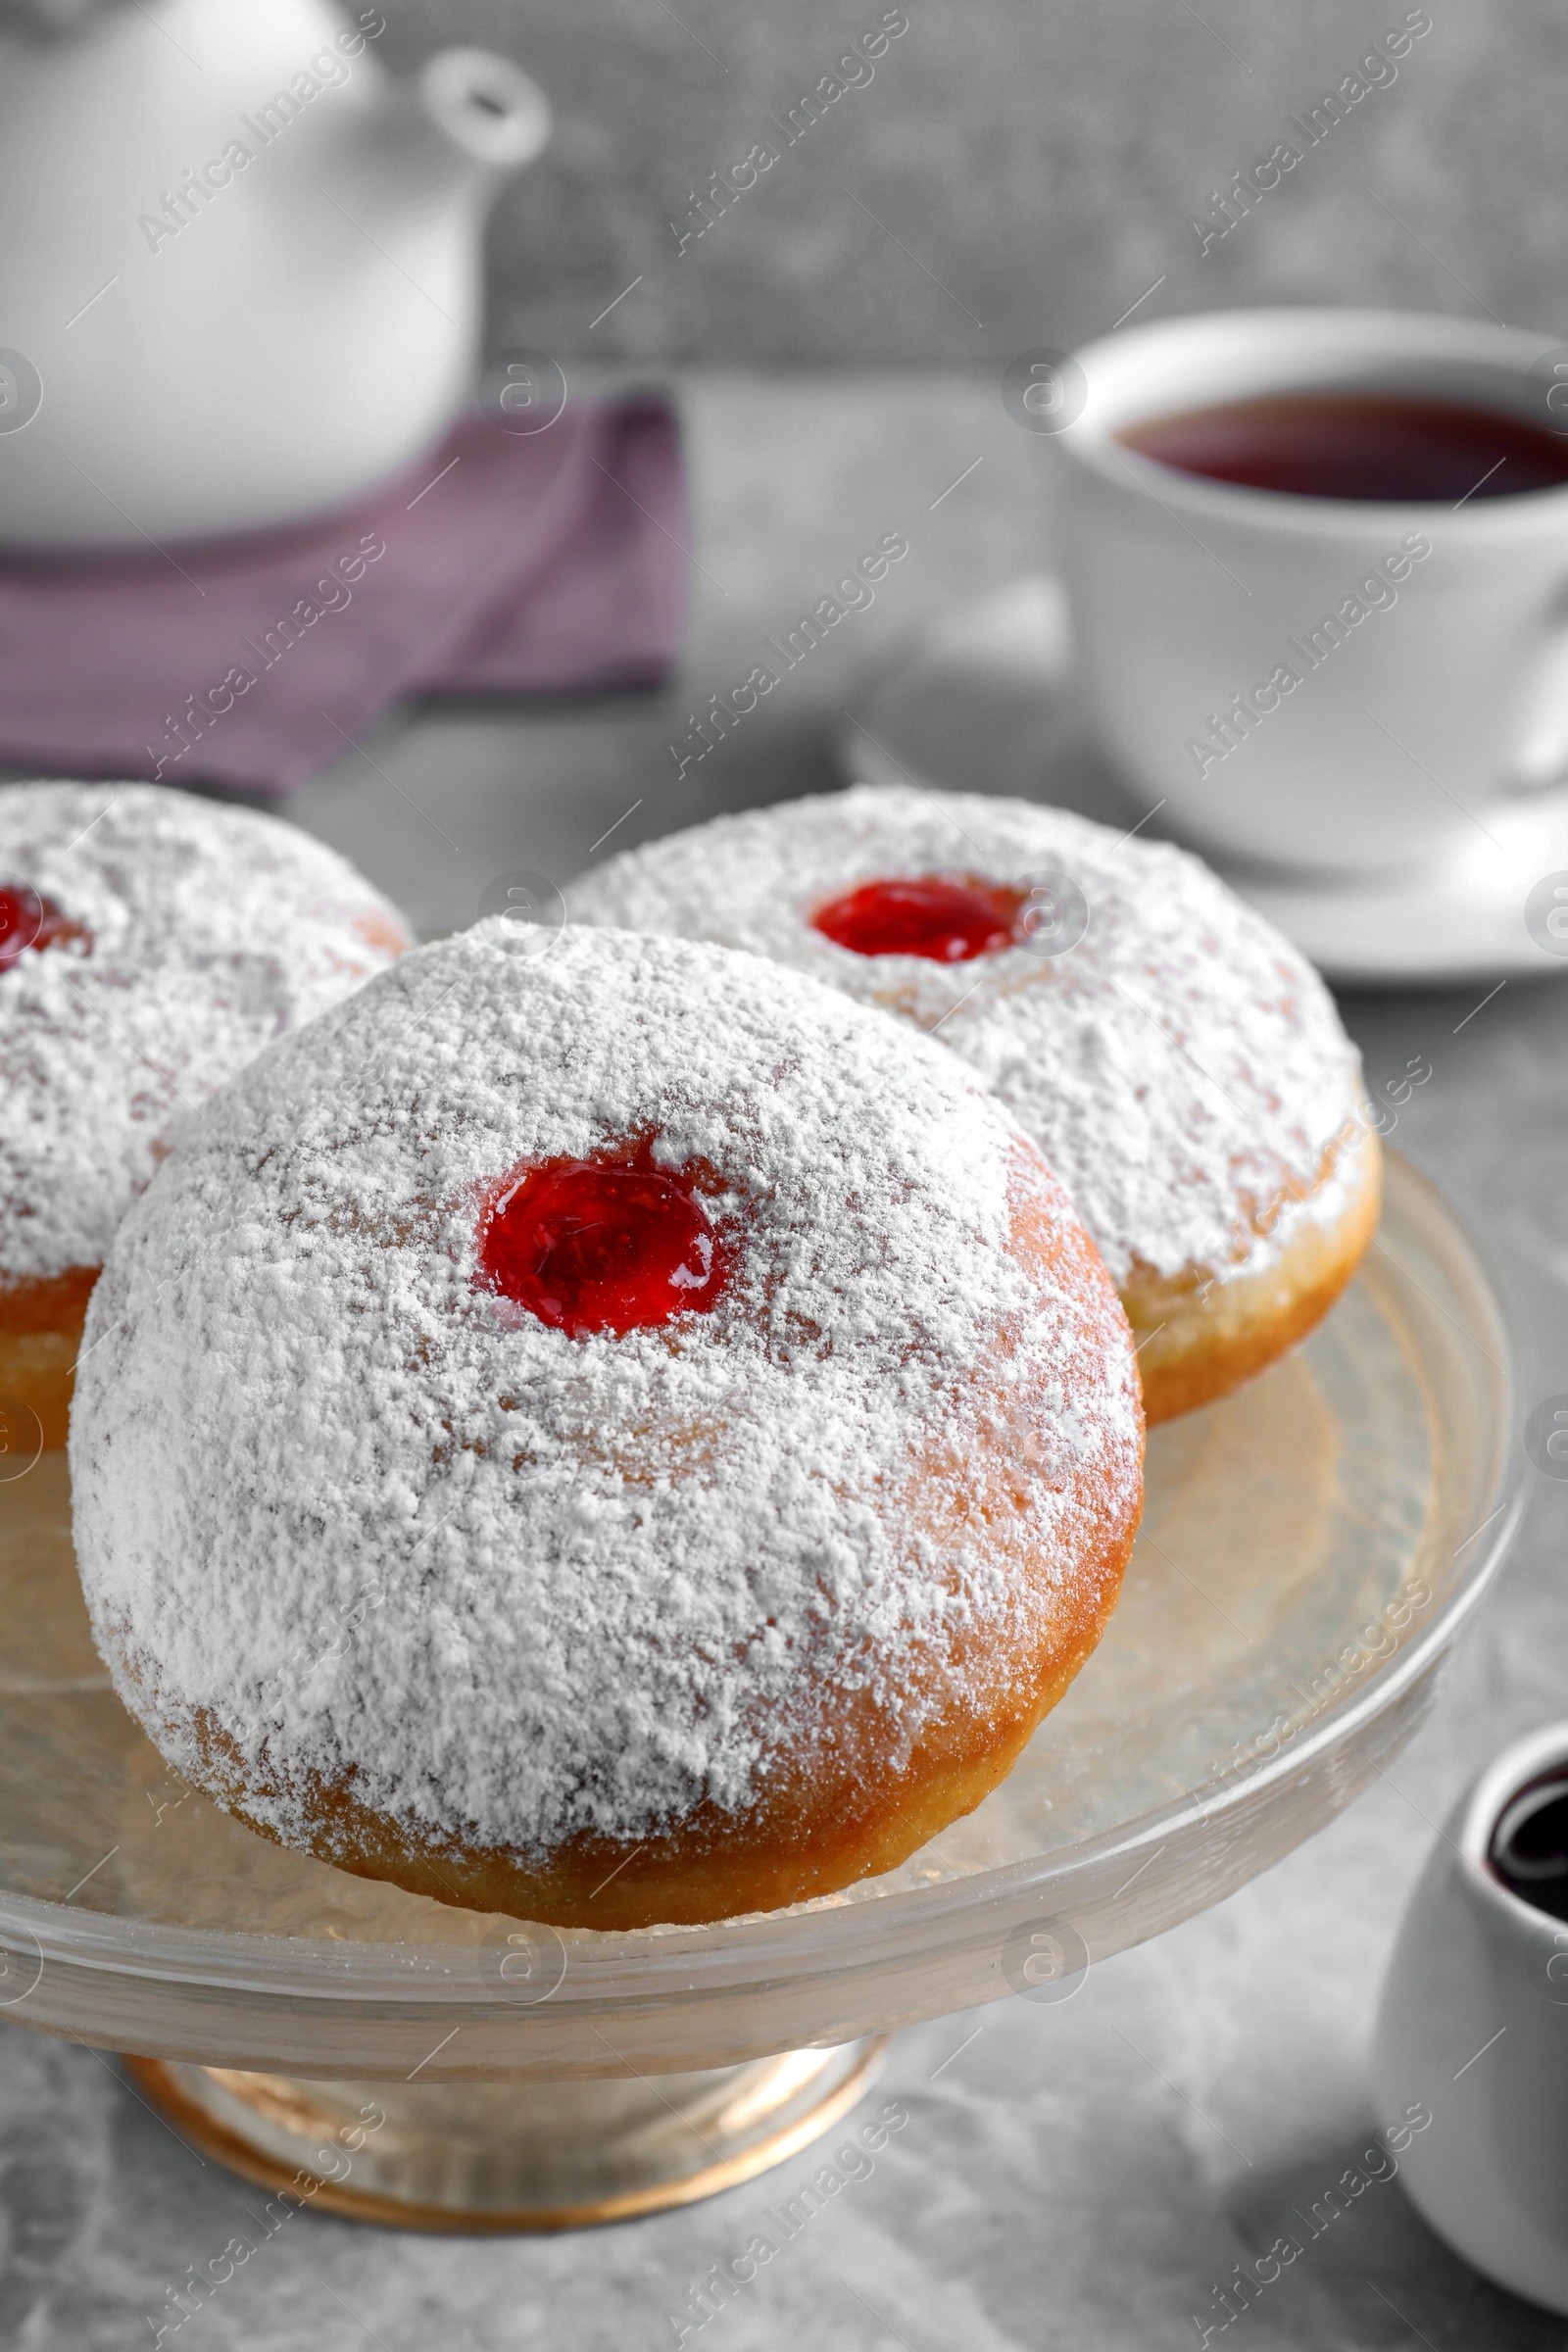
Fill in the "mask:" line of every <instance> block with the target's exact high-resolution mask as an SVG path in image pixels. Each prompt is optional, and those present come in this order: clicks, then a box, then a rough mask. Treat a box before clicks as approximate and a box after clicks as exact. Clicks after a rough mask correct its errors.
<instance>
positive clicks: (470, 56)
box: [417, 49, 551, 180]
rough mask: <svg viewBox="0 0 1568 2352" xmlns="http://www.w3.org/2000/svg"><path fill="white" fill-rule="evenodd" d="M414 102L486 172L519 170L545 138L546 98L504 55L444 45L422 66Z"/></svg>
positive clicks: (463, 157) (461, 155) (540, 150)
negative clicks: (447, 47)
mask: <svg viewBox="0 0 1568 2352" xmlns="http://www.w3.org/2000/svg"><path fill="white" fill-rule="evenodd" d="M417 93H418V101H419V104H420V106H421V108H422V110H423V112H424V116H425V119H426V120H427V122H429V123H432V124H433V125H434V127H435V128H436V129H437V130H438V131H439V132H440V133H441V134H442V136H443V137H444V138H445V139H446V140H447V141H448V143H449V145H450V147H451V148H452V149H453V150H455V151H456V158H457V159H461V160H462V161H465V162H466V163H467V164H469V165H470V166H476V167H477V168H478V170H479V172H480V173H481V174H483V175H484V176H486V177H494V178H495V179H498V180H499V179H500V178H502V177H504V176H505V175H506V174H507V173H509V172H520V171H521V169H522V167H523V166H524V164H531V163H532V162H533V160H534V158H535V157H536V156H538V155H540V154H542V153H543V151H544V149H545V148H546V147H547V146H548V145H549V143H550V131H551V119H550V101H549V99H548V98H547V97H546V96H545V94H544V92H543V90H542V89H541V88H540V87H539V84H538V83H537V82H536V81H534V80H533V79H532V78H531V77H530V76H529V75H528V74H526V73H524V72H523V70H522V68H521V67H520V66H515V65H514V64H513V62H512V60H511V59H510V58H508V57H498V56H496V55H495V53H494V52H493V51H491V50H489V49H443V50H441V51H439V52H438V54H437V55H436V56H434V57H432V58H431V59H430V60H429V61H428V63H427V64H426V65H425V67H424V68H423V70H422V72H421V73H420V74H419V77H418V82H417Z"/></svg>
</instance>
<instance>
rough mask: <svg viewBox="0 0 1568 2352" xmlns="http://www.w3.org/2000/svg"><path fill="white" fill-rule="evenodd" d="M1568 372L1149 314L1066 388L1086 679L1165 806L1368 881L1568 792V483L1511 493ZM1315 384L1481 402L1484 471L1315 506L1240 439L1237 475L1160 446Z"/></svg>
mask: <svg viewBox="0 0 1568 2352" xmlns="http://www.w3.org/2000/svg"><path fill="white" fill-rule="evenodd" d="M1559 362H1561V363H1562V366H1561V368H1560V369H1559V366H1558V364H1559ZM1565 379H1568V350H1565V349H1564V348H1562V347H1559V346H1558V345H1557V344H1556V342H1555V339H1554V338H1553V337H1552V336H1550V335H1547V334H1534V333H1530V332H1526V331H1523V330H1519V329H1514V328H1507V327H1502V326H1495V325H1491V324H1489V323H1488V322H1487V321H1485V320H1475V319H1448V318H1434V317H1425V316H1422V315H1419V314H1415V313H1405V312H1394V311H1348V310H1347V311H1340V310H1314V309H1300V310H1289V311H1285V310H1277V311H1251V312H1226V313H1214V314H1210V315H1207V316H1199V317H1195V318H1187V319H1162V320H1157V321H1155V322H1154V323H1152V324H1151V325H1147V326H1143V325H1140V326H1129V327H1127V328H1125V329H1123V330H1122V331H1121V332H1119V333H1117V334H1115V335H1114V336H1106V337H1103V338H1102V339H1101V340H1100V341H1098V342H1095V343H1091V344H1089V345H1088V346H1087V347H1085V348H1084V349H1082V350H1081V351H1079V352H1078V353H1077V355H1076V358H1075V359H1074V360H1073V361H1070V362H1064V363H1063V365H1062V367H1061V368H1059V369H1057V370H1056V371H1055V372H1054V374H1052V375H1051V376H1050V378H1049V383H1048V391H1049V392H1050V393H1051V394H1052V395H1053V396H1058V395H1059V414H1060V416H1061V417H1062V423H1061V428H1060V430H1059V432H1058V433H1057V435H1056V439H1057V441H1058V443H1059V446H1060V448H1061V450H1062V452H1063V454H1064V458H1065V461H1066V472H1067V488H1066V503H1065V509H1064V515H1063V526H1064V547H1065V554H1064V563H1063V576H1064V578H1065V581H1066V586H1067V593H1068V597H1069V601H1070V603H1071V606H1072V613H1073V621H1074V629H1075V635H1076V640H1077V645H1078V649H1079V658H1080V661H1081V663H1082V675H1083V686H1084V691H1085V694H1086V696H1087V700H1088V705H1089V710H1090V714H1091V723H1092V726H1093V729H1094V731H1095V733H1096V735H1097V737H1098V739H1099V741H1100V743H1101V744H1102V745H1103V748H1104V750H1105V752H1106V754H1107V755H1108V757H1109V760H1110V761H1111V764H1112V766H1113V767H1114V768H1115V769H1116V770H1117V772H1118V773H1119V774H1120V776H1121V777H1122V778H1123V779H1124V780H1125V782H1126V784H1127V786H1128V788H1129V790H1130V792H1131V793H1132V794H1133V796H1135V797H1138V798H1139V808H1140V809H1142V808H1144V807H1147V805H1148V802H1149V801H1150V800H1152V799H1160V800H1162V802H1163V807H1164V821H1165V823H1166V825H1167V826H1168V827H1169V828H1170V829H1171V830H1172V831H1173V832H1175V833H1176V834H1177V835H1178V836H1180V837H1181V838H1184V839H1186V840H1188V841H1190V842H1191V843H1192V844H1193V845H1194V846H1195V847H1197V848H1199V849H1200V850H1203V851H1205V852H1208V853H1210V854H1213V855H1216V856H1218V857H1220V858H1227V859H1230V860H1232V861H1245V862H1252V863H1256V864H1260V865H1262V866H1265V867H1272V868H1284V869H1290V870H1294V871H1297V872H1305V873H1308V874H1311V873H1325V872H1327V873H1339V874H1347V873H1348V874H1362V873H1367V872H1379V871H1387V870H1389V869H1392V868H1398V867H1401V866H1410V865H1414V864H1418V863H1420V862H1421V861H1422V860H1423V859H1426V858H1436V857H1439V856H1441V854H1442V853H1444V852H1446V851H1449V850H1451V849H1453V848H1455V847H1456V846H1457V847H1459V848H1462V849H1469V848H1471V847H1473V846H1474V844H1475V843H1476V842H1477V841H1481V842H1483V845H1484V841H1485V837H1486V828H1487V824H1488V821H1489V812H1491V811H1493V810H1495V809H1497V808H1498V806H1499V805H1501V804H1506V803H1507V802H1508V801H1509V799H1510V798H1511V797H1514V796H1520V795H1529V794H1534V793H1537V792H1540V791H1542V790H1543V789H1544V788H1547V787H1550V786H1552V785H1556V784H1560V783H1561V781H1562V779H1563V776H1564V773H1565V771H1568V483H1565V482H1564V481H1563V480H1562V479H1561V478H1560V476H1559V478H1558V479H1556V480H1555V481H1553V480H1552V479H1551V478H1550V475H1551V468H1550V466H1549V464H1543V465H1542V466H1540V469H1539V473H1540V475H1543V476H1544V477H1545V478H1544V486H1535V487H1529V488H1525V489H1523V490H1521V491H1520V492H1518V493H1517V494H1510V493H1509V491H1508V487H1507V485H1508V484H1509V483H1510V482H1511V481H1514V480H1527V481H1532V482H1534V481H1536V480H1537V479H1538V478H1539V477H1538V475H1537V474H1535V473H1532V472H1531V471H1530V470H1529V468H1528V466H1527V464H1526V461H1525V458H1524V457H1523V455H1522V454H1521V453H1522V452H1523V451H1525V450H1526V449H1528V447H1529V446H1530V444H1531V443H1532V442H1534V443H1536V444H1537V445H1538V455H1544V456H1546V457H1549V455H1550V454H1551V452H1552V451H1553V449H1554V447H1555V446H1556V444H1555V436H1556V435H1558V434H1560V433H1561V432H1563V430H1564V429H1565V427H1568V417H1563V416H1561V415H1560V414H1559V413H1558V408H1559V407H1560V406H1561V404H1562V403H1563V402H1565V401H1568V390H1565V389H1564V384H1565ZM1042 380H1043V381H1045V380H1047V379H1045V378H1042ZM1303 394H1306V395H1317V396H1325V395H1329V394H1338V395H1346V394H1351V395H1358V396H1363V401H1364V399H1365V396H1371V399H1372V401H1373V402H1376V403H1382V404H1388V403H1390V402H1395V403H1398V402H1403V403H1405V404H1407V405H1408V404H1409V403H1410V402H1411V401H1412V400H1414V401H1420V402H1425V403H1440V404H1451V406H1450V417H1452V414H1453V411H1454V410H1456V409H1459V408H1465V409H1473V410H1475V411H1479V412H1481V416H1480V417H1479V418H1478V419H1475V420H1473V422H1472V437H1473V446H1474V454H1475V457H1476V461H1477V462H1476V466H1475V473H1476V478H1475V479H1474V481H1473V482H1465V483H1461V482H1460V474H1461V473H1462V472H1463V471H1464V469H1465V468H1464V464H1463V460H1462V457H1456V465H1455V466H1449V467H1448V468H1446V470H1445V471H1444V472H1443V473H1442V475H1441V495H1436V496H1434V495H1430V494H1429V495H1425V496H1422V497H1419V498H1412V497H1410V496H1408V495H1407V493H1408V491H1409V490H1410V489H1411V488H1412V487H1414V488H1420V489H1422V490H1424V491H1426V492H1428V493H1431V492H1433V491H1434V490H1436V489H1437V488H1438V487H1439V478H1440V477H1438V476H1433V477H1431V478H1429V479H1426V480H1420V479H1418V478H1413V477H1411V476H1409V474H1408V471H1407V470H1406V471H1405V472H1404V473H1403V474H1401V472H1400V471H1398V470H1394V471H1391V472H1390V473H1389V475H1388V481H1389V486H1390V488H1391V489H1392V490H1394V491H1395V492H1396V493H1397V495H1394V496H1390V497H1388V498H1382V497H1369V496H1368V495H1366V491H1365V488H1364V486H1362V487H1360V488H1358V490H1357V493H1356V495H1354V496H1323V495H1301V494H1300V493H1299V491H1298V490H1295V489H1283V488H1277V487H1268V488H1266V487H1259V486H1257V484H1258V483H1259V482H1260V481H1263V480H1267V479H1268V478H1269V473H1268V469H1267V468H1266V467H1261V468H1259V467H1256V466H1255V453H1254V469H1253V470H1252V472H1251V476H1250V479H1249V480H1246V481H1241V480H1237V479H1234V478H1230V479H1226V478H1219V469H1221V468H1222V467H1223V465H1224V463H1225V461H1223V460H1213V457H1212V446H1211V450H1210V458H1211V461H1212V462H1213V463H1214V464H1215V465H1216V471H1215V472H1213V473H1204V472H1199V471H1196V470H1192V469H1190V467H1189V465H1188V464H1186V463H1183V464H1180V465H1179V464H1177V463H1173V462H1169V460H1168V458H1167V460H1162V459H1161V458H1160V457H1158V456H1156V455H1152V454H1150V452H1151V450H1152V448H1157V447H1161V446H1163V447H1164V448H1165V450H1166V451H1167V453H1169V452H1173V451H1175V450H1176V449H1177V448H1178V447H1179V446H1181V443H1180V439H1179V436H1178V434H1177V432H1176V431H1175V430H1174V429H1173V420H1176V419H1182V418H1189V419H1190V417H1191V413H1193V412H1201V411H1204V410H1212V409H1215V408H1217V407H1218V406H1219V405H1220V404H1237V403H1251V402H1257V401H1259V400H1260V399H1269V398H1276V399H1277V397H1278V396H1282V395H1295V396H1300V395H1303ZM1554 401H1555V402H1556V403H1557V404H1558V406H1556V407H1554V406H1552V405H1551V404H1552V403H1553V402H1554ZM1297 405H1298V407H1300V406H1301V404H1300V402H1299V400H1298V404H1297ZM1489 415H1490V416H1491V417H1493V418H1495V420H1496V425H1495V430H1494V431H1493V432H1492V433H1491V434H1490V435H1489V434H1488V433H1487V431H1486V430H1485V426H1486V422H1487V417H1488V416H1489ZM1244 421H1245V420H1244V419H1242V418H1240V417H1238V416H1237V415H1236V414H1235V412H1234V411H1233V413H1232V416H1231V417H1230V418H1229V419H1228V420H1227V419H1224V418H1216V419H1215V420H1214V424H1215V426H1217V427H1218V428H1219V429H1220V430H1221V431H1224V430H1228V431H1229V433H1230V435H1231V437H1232V440H1233V441H1234V439H1235V436H1236V435H1237V433H1238V432H1239V431H1240V430H1241V429H1242V424H1243V422H1244ZM1160 424H1162V425H1163V428H1164V429H1163V432H1162V433H1160V434H1156V433H1155V432H1153V431H1152V429H1151V428H1152V427H1154V426H1156V425H1160ZM1253 429H1254V432H1255V430H1256V426H1255V423H1254V427H1253ZM1287 429H1288V430H1292V431H1294V432H1295V433H1297V434H1298V435H1299V436H1303V437H1304V436H1305V435H1306V433H1307V432H1308V431H1309V429H1311V425H1310V419H1309V418H1308V417H1305V416H1304V415H1302V416H1299V417H1298V418H1297V420H1296V423H1295V425H1294V426H1290V427H1288V428H1287ZM1404 437H1405V439H1406V440H1408V438H1409V437H1410V436H1409V428H1408V418H1406V428H1405V436H1404ZM1195 439H1196V436H1195V433H1194V430H1193V428H1192V426H1191V424H1190V422H1189V425H1188V428H1187V432H1186V447H1187V449H1188V451H1189V453H1190V452H1191V450H1192V448H1193V446H1194V444H1195ZM1209 440H1210V444H1211V445H1212V443H1213V440H1214V428H1213V427H1211V429H1210V433H1209ZM1494 442H1495V443H1496V445H1497V446H1496V447H1494ZM1483 443H1485V446H1484V447H1483ZM1499 449H1501V450H1503V451H1504V452H1505V453H1507V452H1511V453H1512V454H1503V455H1499V454H1498V450H1499ZM1450 454H1455V453H1450ZM1510 468H1511V470H1510ZM1237 469H1238V470H1241V471H1246V470H1247V466H1246V465H1245V463H1242V464H1239V465H1238V468H1237ZM1275 472H1276V478H1280V479H1284V478H1289V474H1288V472H1287V471H1286V470H1284V469H1282V468H1278V467H1277V468H1276V469H1275ZM1450 476H1451V478H1450ZM1139 796H1141V797H1139ZM1134 813H1135V814H1136V813H1138V810H1137V809H1135V810H1134Z"/></svg>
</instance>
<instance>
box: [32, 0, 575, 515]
mask: <svg viewBox="0 0 1568 2352" xmlns="http://www.w3.org/2000/svg"><path fill="white" fill-rule="evenodd" d="M385 27H386V21H385V19H384V17H383V16H382V15H381V13H380V12H379V10H377V9H375V8H373V7H367V8H363V9H361V10H360V12H359V13H358V15H356V16H354V17H349V16H346V15H343V14H340V13H339V12H338V11H337V9H335V8H334V7H332V6H331V5H330V0H159V5H157V6H156V7H154V8H143V7H141V6H139V5H136V4H134V0H131V4H126V0H116V4H115V5H111V6H109V7H107V8H104V9H101V10H99V11H97V12H96V13H94V14H92V15H90V16H88V17H86V18H85V19H84V20H83V21H82V22H81V23H80V25H78V26H77V27H76V28H75V29H73V30H72V31H71V32H70V33H68V34H65V35H56V36H53V37H45V36H42V35H40V34H39V33H38V32H36V31H28V30H24V29H21V28H19V26H18V25H16V24H14V23H13V24H12V25H11V28H10V29H9V30H8V29H7V28H6V20H5V19H0V344H3V345H4V346H6V348H5V349H0V543H4V544H9V545H11V546H14V547H17V546H20V547H26V548H32V549H49V550H60V549H68V548H112V547H114V548H118V547H126V548H135V549H138V550H140V549H143V548H145V546H146V545H147V543H148V541H149V540H151V541H153V542H168V541H171V540H174V541H177V540H187V539H202V538H210V537H213V536H215V535H217V534H220V533H230V532H236V531H243V530H250V529H254V528H257V527H260V526H270V525H274V524H278V523H283V522H287V521H291V520H293V519H294V518H295V517H297V516H301V515H311V514H314V513H316V512H318V511H320V510H322V509H326V508H330V507H333V506H338V505H341V504H343V503H345V502H346V501H348V500H349V499H351V498H353V497H355V496H356V495H357V494H358V493H360V492H361V491H363V490H364V489H366V488H367V487H368V485H369V484H371V483H373V482H375V481H378V480H379V479H380V478H381V477H382V476H384V475H386V474H389V473H392V472H394V471H395V470H396V469H397V468H398V467H400V466H404V465H406V464H407V463H409V461H410V460H412V459H413V458H415V457H416V456H417V454H418V453H419V452H420V451H421V450H423V449H426V448H427V447H429V446H430V444H432V443H433V442H434V441H435V440H436V439H437V438H438V436H439V435H440V434H441V433H442V431H443V430H444V429H445V427H446V426H447V425H448V424H449V423H450V422H451V421H452V419H453V417H455V415H456V414H457V412H458V410H459V408H460V407H461V406H462V405H463V404H464V403H465V401H466V400H467V399H468V398H469V397H470V396H471V393H472V388H473V379H474V373H475V368H476V364H477V359H478V353H479V344H480V329H481V321H482V309H483V286H482V278H481V269H480V262H481V252H480V246H481V235H482V231H483V227H484V221H485V217H486V215H487V213H488V211H489V208H490V205H491V202H492V201H493V199H494V198H495V196H496V195H497V194H498V193H499V191H500V189H501V187H502V186H503V184H504V182H505V181H506V180H507V178H508V177H509V176H510V175H511V174H512V173H513V172H516V171H517V170H519V169H520V168H521V166H522V165H524V164H526V163H529V162H531V161H532V160H533V158H534V157H536V156H537V155H539V154H540V153H541V152H542V150H543V149H544V147H545V145H546V143H547V141H548V139H549V136H550V109H549V106H548V104H547V103H546V100H545V97H544V94H543V92H542V91H541V90H540V89H539V87H538V86H537V84H536V83H535V82H534V81H532V80H531V79H530V77H529V76H528V75H527V74H526V73H523V72H522V70H521V68H520V67H518V66H516V65H515V64H514V63H513V62H512V61H511V60H510V59H508V58H505V57H499V56H495V55H493V54H491V53H490V52H489V51H486V50H481V49H447V50H443V51H441V52H440V53H439V54H438V55H436V56H433V57H431V58H430V59H429V60H428V61H427V63H426V64H425V65H424V67H423V68H422V69H421V71H420V72H419V73H418V74H417V76H416V78H415V79H414V80H413V81H411V82H395V81H394V80H393V78H392V75H391V74H390V73H389V72H388V71H387V69H386V67H385V66H384V65H383V64H382V63H381V60H380V58H379V57H378V56H377V54H376V51H375V47H374V44H375V42H376V41H377V40H378V39H379V38H380V36H381V35H382V33H383V32H384V31H385ZM45 191H47V200H44V198H45Z"/></svg>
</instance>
